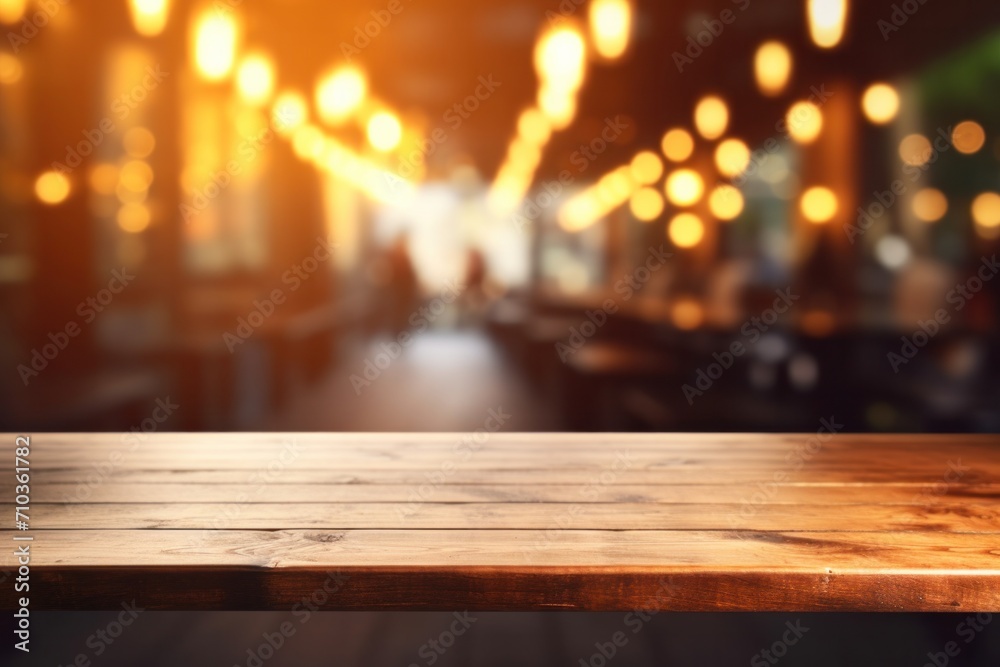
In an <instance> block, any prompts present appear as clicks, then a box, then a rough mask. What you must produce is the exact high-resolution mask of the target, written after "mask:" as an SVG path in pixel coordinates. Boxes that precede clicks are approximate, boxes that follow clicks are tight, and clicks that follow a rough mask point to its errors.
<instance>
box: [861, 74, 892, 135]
mask: <svg viewBox="0 0 1000 667" xmlns="http://www.w3.org/2000/svg"><path fill="white" fill-rule="evenodd" d="M861 110H862V111H864V112H865V117H866V118H868V120H870V121H871V122H873V123H875V124H876V125H885V124H886V123H888V122H890V121H892V119H894V118H895V117H896V114H897V113H899V93H897V92H896V89H895V88H893V87H892V86H890V85H889V84H887V83H874V84H872V85H870V86H868V89H867V90H865V93H864V95H862V97H861Z"/></svg>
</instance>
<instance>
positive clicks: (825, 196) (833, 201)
mask: <svg viewBox="0 0 1000 667" xmlns="http://www.w3.org/2000/svg"><path fill="white" fill-rule="evenodd" d="M799 209H800V210H801V211H802V216H803V217H804V218H805V219H806V220H808V221H809V222H812V223H815V224H817V225H821V224H823V223H824V222H829V221H830V220H832V219H833V216H835V215H837V209H838V203H837V195H835V194H834V193H833V190H831V189H830V188H824V187H820V186H817V187H812V188H809V189H808V190H806V191H805V192H804V193H803V194H802V199H801V201H800V202H799Z"/></svg>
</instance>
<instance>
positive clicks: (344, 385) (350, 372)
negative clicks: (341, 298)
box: [242, 330, 558, 431]
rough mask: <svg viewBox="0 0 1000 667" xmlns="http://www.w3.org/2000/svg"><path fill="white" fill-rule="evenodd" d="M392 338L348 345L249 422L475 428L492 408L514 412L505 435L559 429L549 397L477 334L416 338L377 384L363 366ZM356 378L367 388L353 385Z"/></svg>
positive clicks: (318, 427) (293, 427)
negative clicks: (310, 381) (322, 370)
mask: <svg viewBox="0 0 1000 667" xmlns="http://www.w3.org/2000/svg"><path fill="white" fill-rule="evenodd" d="M388 342H389V338H388V337H385V338H380V339H376V340H374V341H370V342H364V343H362V342H348V343H347V344H345V346H344V348H345V349H344V350H342V351H341V352H340V354H339V355H338V356H339V358H340V359H341V362H340V363H339V364H338V365H337V366H336V367H335V368H334V369H333V371H332V372H331V373H329V374H328V375H327V376H326V377H325V378H323V379H321V380H320V381H319V382H318V383H316V384H314V385H312V386H310V387H308V388H307V389H304V390H301V391H299V393H298V394H297V395H295V396H294V397H292V400H291V401H289V403H288V407H287V408H285V409H284V410H282V411H280V412H279V413H278V414H277V415H273V416H269V417H266V418H264V419H261V420H260V421H257V422H254V421H252V420H251V422H250V423H248V424H246V425H245V427H244V429H242V430H266V431H474V430H476V429H477V428H480V427H482V425H483V422H484V421H485V420H486V418H487V411H488V410H490V409H491V408H492V409H496V408H500V407H502V408H503V410H504V412H506V413H508V414H510V416H511V417H510V420H509V421H508V422H507V423H506V424H504V429H505V430H508V431H550V430H554V429H557V428H558V425H557V422H556V420H555V418H554V415H553V414H551V412H550V411H547V410H546V409H545V408H544V405H545V399H544V397H543V396H539V395H538V393H537V392H536V391H535V390H534V389H532V388H530V387H528V386H527V384H526V383H525V382H524V380H523V379H522V378H521V377H520V376H519V375H517V374H516V373H515V372H514V370H513V368H512V365H511V364H510V363H509V362H507V361H506V360H504V359H503V357H502V356H501V354H500V352H499V350H498V349H497V346H496V344H495V343H494V342H493V341H492V340H491V339H490V338H489V337H488V336H486V335H485V334H483V333H482V332H480V331H476V330H458V331H440V332H428V333H423V334H418V335H417V336H415V337H414V339H413V341H412V343H411V344H410V345H408V346H407V347H405V348H401V349H402V353H401V354H400V355H399V357H398V358H396V359H393V360H390V361H389V362H388V364H387V365H385V368H384V370H383V369H379V370H380V372H379V374H378V376H377V377H376V376H375V375H374V372H373V371H372V372H369V377H374V379H373V380H370V381H369V380H366V379H365V375H364V373H365V361H366V360H372V363H373V364H374V363H375V362H376V361H380V362H384V361H386V358H383V359H381V360H379V359H377V357H378V355H379V354H380V352H382V349H383V348H382V346H383V345H384V344H386V343H388ZM352 376H356V377H355V382H359V380H358V379H359V378H360V379H361V380H364V381H365V382H370V384H360V383H359V384H352Z"/></svg>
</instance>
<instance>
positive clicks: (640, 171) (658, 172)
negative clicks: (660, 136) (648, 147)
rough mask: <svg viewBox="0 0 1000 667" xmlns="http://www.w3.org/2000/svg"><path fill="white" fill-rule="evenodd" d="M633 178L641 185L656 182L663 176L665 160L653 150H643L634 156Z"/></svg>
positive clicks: (632, 165)
mask: <svg viewBox="0 0 1000 667" xmlns="http://www.w3.org/2000/svg"><path fill="white" fill-rule="evenodd" d="M631 168H632V178H633V179H634V180H635V182H636V183H639V184H640V185H649V184H650V183H655V182H656V181H658V180H659V179H660V176H663V160H661V159H660V157H659V156H658V155H657V154H656V153H654V152H652V151H642V152H641V153H637V154H636V156H635V157H634V158H632V164H631Z"/></svg>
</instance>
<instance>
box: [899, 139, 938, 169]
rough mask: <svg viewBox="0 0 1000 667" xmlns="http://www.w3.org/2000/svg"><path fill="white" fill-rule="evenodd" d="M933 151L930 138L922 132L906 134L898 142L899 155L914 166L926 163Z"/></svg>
mask: <svg viewBox="0 0 1000 667" xmlns="http://www.w3.org/2000/svg"><path fill="white" fill-rule="evenodd" d="M933 153H934V148H933V147H932V146H931V142H930V140H928V139H927V137H925V136H924V135H922V134H910V135H907V136H905V137H903V140H902V141H900V142H899V157H900V158H901V159H902V160H903V162H905V163H906V164H909V165H913V166H914V167H919V166H921V165H923V164H926V163H927V161H928V160H930V159H931V155H932V154H933Z"/></svg>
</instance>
